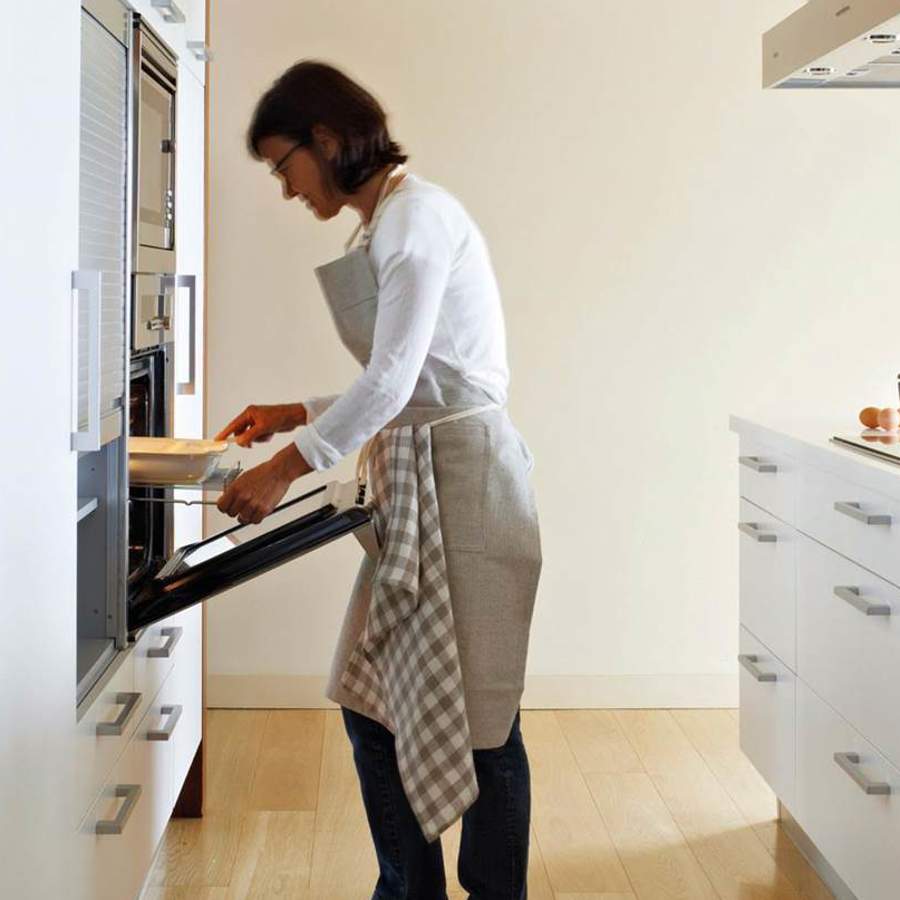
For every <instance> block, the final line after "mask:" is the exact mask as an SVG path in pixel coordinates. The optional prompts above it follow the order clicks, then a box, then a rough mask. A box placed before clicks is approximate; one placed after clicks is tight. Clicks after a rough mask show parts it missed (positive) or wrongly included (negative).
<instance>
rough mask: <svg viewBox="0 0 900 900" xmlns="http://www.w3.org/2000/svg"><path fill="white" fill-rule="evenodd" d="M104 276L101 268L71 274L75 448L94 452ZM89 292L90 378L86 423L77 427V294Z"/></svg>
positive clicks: (97, 432) (96, 447)
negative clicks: (81, 426)
mask: <svg viewBox="0 0 900 900" xmlns="http://www.w3.org/2000/svg"><path fill="white" fill-rule="evenodd" d="M101 289H102V276H101V273H100V271H99V270H98V269H79V270H78V271H76V272H73V273H72V300H73V304H72V308H73V325H72V444H71V446H72V449H73V450H81V451H91V450H99V449H100V303H101V297H102V294H101ZM81 291H86V292H87V295H88V377H87V425H86V427H85V430H84V431H82V430H81V429H80V428H79V427H78V426H79V422H78V401H79V399H80V398H79V396H78V365H79V362H80V360H79V359H78V343H79V342H78V338H79V324H80V322H79V319H80V315H79V313H80V305H79V299H78V295H79V293H80V292H81Z"/></svg>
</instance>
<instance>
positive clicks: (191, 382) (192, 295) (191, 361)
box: [163, 275, 197, 394]
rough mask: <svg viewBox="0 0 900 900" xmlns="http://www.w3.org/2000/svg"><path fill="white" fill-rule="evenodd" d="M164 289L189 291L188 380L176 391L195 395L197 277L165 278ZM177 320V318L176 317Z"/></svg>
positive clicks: (176, 387)
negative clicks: (183, 288) (185, 289)
mask: <svg viewBox="0 0 900 900" xmlns="http://www.w3.org/2000/svg"><path fill="white" fill-rule="evenodd" d="M163 287H164V288H165V290H167V291H175V290H176V289H177V288H182V287H186V288H187V289H188V332H189V335H188V337H187V338H185V340H186V341H187V350H188V380H187V381H179V382H178V383H177V384H176V385H175V390H176V392H177V393H179V394H194V393H196V391H197V276H196V275H166V276H165V277H164V278H163ZM176 318H177V316H176Z"/></svg>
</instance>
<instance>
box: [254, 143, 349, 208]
mask: <svg viewBox="0 0 900 900" xmlns="http://www.w3.org/2000/svg"><path fill="white" fill-rule="evenodd" d="M295 145H296V142H295V141H292V140H291V139H290V138H286V137H281V136H280V135H274V136H272V137H267V138H263V139H262V140H261V141H260V142H259V152H260V154H261V155H262V156H263V157H264V158H265V159H266V160H267V161H268V163H269V166H270V167H274V166H276V165H277V164H278V163H279V162H281V160H284V162H283V163H282V164H281V166H280V168H279V171H278V173H277V174H276V175H275V177H276V178H278V180H279V181H280V182H281V188H282V195H283V196H284V199H285V200H292V199H293V198H294V197H299V198H300V200H301V202H303V203H304V204H305V205H306V208H307V209H309V210H311V211H312V213H313V215H315V217H316V218H317V219H322V220H325V219H331V218H333V217H334V216H336V215H337V214H338V213H339V212H340V211H341V208H342V207H343V205H344V203H343V200H342V199H341V198H340V197H332V196H331V195H330V194H329V193H328V191H327V190H326V187H325V183H324V181H323V179H322V173H321V172H320V171H319V164H318V162H317V161H316V157H315V156H314V155H313V153H312V151H311V150H310V148H309V147H297V148H296V149H295V150H294V149H292V148H293V147H295ZM334 149H336V148H332V147H331V146H330V145H329V144H328V142H327V141H326V142H325V143H324V145H323V143H322V142H321V141H320V151H321V152H322V153H323V155H324V156H325V158H326V159H329V158H330V154H331V153H333V152H334ZM286 154H290V155H289V156H287V158H286V159H285V155H286Z"/></svg>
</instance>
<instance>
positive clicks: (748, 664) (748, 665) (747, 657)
mask: <svg viewBox="0 0 900 900" xmlns="http://www.w3.org/2000/svg"><path fill="white" fill-rule="evenodd" d="M738 662H739V663H740V664H741V665H742V666H743V667H744V668H745V669H746V670H747V671H748V672H749V673H750V674H751V675H752V676H753V677H754V678H755V679H756V680H757V681H778V676H777V675H776V674H775V673H774V672H763V671H762V669H760V668H759V666H757V665H756V664H757V663H758V662H759V657H758V656H757V655H756V654H755V653H741V654H740V656H738Z"/></svg>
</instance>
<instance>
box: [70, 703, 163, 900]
mask: <svg viewBox="0 0 900 900" xmlns="http://www.w3.org/2000/svg"><path fill="white" fill-rule="evenodd" d="M156 707H157V704H156V702H155V701H154V703H153V704H152V705H151V707H150V709H149V710H148V712H147V714H146V716H145V717H144V718H143V719H142V720H141V722H139V723H138V726H137V728H136V729H135V735H134V738H133V739H132V740H131V742H130V743H129V744H128V747H127V748H126V750H125V752H124V753H123V754H122V757H121V759H120V760H119V762H118V763H117V764H116V767H115V768H114V769H113V772H112V775H111V777H110V779H109V781H108V782H107V783H106V784H104V785H103V789H102V791H101V793H100V797H99V798H98V800H97V802H96V803H95V804H94V806H92V807H91V809H90V811H89V812H88V814H87V815H86V816H85V818H84V820H83V821H82V822H81V825H80V827H79V830H78V840H79V841H80V842H81V843H82V847H81V848H80V850H81V852H82V853H84V854H86V855H87V858H88V862H87V878H88V879H89V881H90V884H89V887H88V888H87V889H86V890H85V891H84V893H85V895H86V896H90V897H91V898H92V900H124V898H126V897H129V898H130V897H137V896H138V892H139V891H140V889H141V885H142V884H143V882H144V879H145V877H146V874H147V870H148V868H149V866H150V863H151V861H152V859H153V854H154V853H155V851H156V846H157V843H158V842H159V838H160V836H161V835H162V832H163V830H164V828H165V823H166V821H167V820H168V816H169V813H170V811H171V774H172V768H171V762H172V755H171V748H170V746H169V744H168V743H166V742H164V741H151V740H148V739H147V733H148V730H149V729H151V728H157V727H159V726H160V724H161V723H160V719H161V717H160V715H159V710H158V709H157V708H156ZM138 791H139V792H138ZM98 822H103V823H106V827H108V828H110V830H112V831H115V830H116V829H118V833H105V834H98V833H97V824H98Z"/></svg>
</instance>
